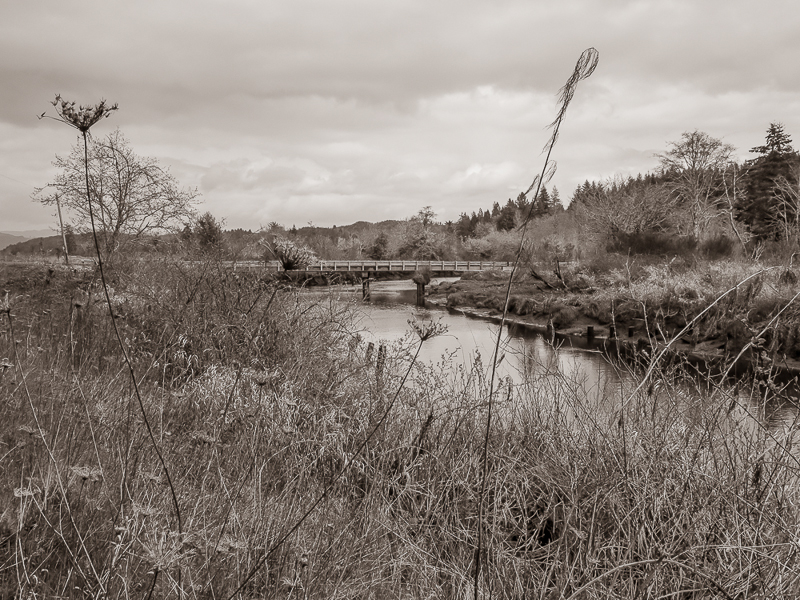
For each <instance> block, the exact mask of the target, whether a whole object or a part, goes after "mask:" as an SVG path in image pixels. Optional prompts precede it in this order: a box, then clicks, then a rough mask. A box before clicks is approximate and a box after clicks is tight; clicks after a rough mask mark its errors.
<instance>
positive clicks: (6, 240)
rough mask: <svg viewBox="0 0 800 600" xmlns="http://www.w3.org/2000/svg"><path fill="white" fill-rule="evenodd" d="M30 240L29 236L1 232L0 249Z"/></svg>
mask: <svg viewBox="0 0 800 600" xmlns="http://www.w3.org/2000/svg"><path fill="white" fill-rule="evenodd" d="M26 240H28V238H26V237H23V236H21V235H11V234H9V233H0V250H2V249H3V248H5V247H7V246H11V245H12V244H19V243H20V242H24V241H26Z"/></svg>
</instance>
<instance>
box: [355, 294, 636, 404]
mask: <svg viewBox="0 0 800 600" xmlns="http://www.w3.org/2000/svg"><path fill="white" fill-rule="evenodd" d="M371 291H372V300H371V302H365V303H364V304H363V305H361V307H360V310H359V312H360V314H361V316H362V320H361V323H360V326H361V327H362V328H363V330H364V332H363V334H362V335H363V336H364V338H365V339H367V340H368V341H372V342H376V343H377V342H379V341H381V340H383V341H386V342H393V341H396V340H399V339H401V338H403V336H405V335H408V334H409V332H410V331H411V327H410V326H409V324H408V322H409V321H422V322H426V321H427V322H430V321H434V322H439V323H441V324H442V325H445V326H446V327H447V333H446V334H444V335H441V336H438V337H435V338H433V339H430V340H428V341H426V342H425V343H424V344H423V346H422V350H421V352H420V359H421V360H424V361H428V362H436V361H437V360H439V359H440V358H441V357H442V356H443V355H448V356H451V357H452V361H453V362H454V363H456V364H459V363H460V364H463V365H465V366H467V367H469V366H471V365H472V364H473V363H474V362H475V360H476V358H479V357H480V361H481V362H482V364H484V365H487V364H490V360H491V357H492V355H493V354H494V349H495V344H496V343H497V332H498V327H499V324H497V323H493V322H489V321H485V320H483V319H477V318H473V317H468V316H465V315H462V314H458V313H452V312H449V311H447V310H443V309H440V308H436V307H432V308H420V307H417V306H415V305H414V301H415V298H416V290H415V288H414V284H413V283H411V282H409V281H391V282H379V283H372V290H371ZM498 355H499V359H500V360H499V363H498V367H497V375H498V377H499V378H508V377H510V378H511V380H512V381H515V382H517V383H519V382H522V381H526V380H530V379H531V377H536V376H539V375H544V374H547V373H559V374H561V375H563V376H565V377H567V378H569V379H570V380H571V381H579V382H580V383H581V385H582V387H583V388H584V389H585V390H586V392H587V394H595V393H596V394H598V395H601V394H603V393H607V391H608V386H609V385H610V386H614V387H617V386H619V384H620V383H621V377H623V375H622V374H621V373H620V372H618V370H617V369H615V368H614V367H613V366H612V365H611V364H609V362H608V361H607V360H606V359H605V358H604V357H603V356H602V354H600V353H599V352H596V351H595V352H589V351H586V350H582V349H578V348H572V347H571V346H570V342H569V340H564V341H563V343H561V345H560V346H557V347H553V345H551V344H549V343H548V342H546V341H545V340H544V339H543V338H542V336H541V335H539V334H537V333H534V332H530V331H526V330H524V329H521V328H518V327H508V326H506V327H505V328H504V331H503V335H502V337H501V340H500V349H499V354H498Z"/></svg>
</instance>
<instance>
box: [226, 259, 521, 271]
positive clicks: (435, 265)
mask: <svg viewBox="0 0 800 600" xmlns="http://www.w3.org/2000/svg"><path fill="white" fill-rule="evenodd" d="M511 265H512V263H510V262H505V261H503V262H498V261H485V260H484V261H467V260H320V261H318V262H316V263H314V264H310V265H308V266H307V267H306V268H305V269H297V270H296V271H298V272H306V273H331V272H334V271H358V272H361V273H365V274H366V273H369V272H370V271H384V272H394V273H413V272H414V271H423V270H428V271H431V272H432V273H464V272H467V271H502V270H509V269H511ZM233 267H234V269H247V270H251V269H253V270H255V269H266V270H268V271H282V270H283V268H282V267H281V263H280V262H278V261H277V260H270V261H266V262H264V261H255V260H253V261H239V262H235V263H233Z"/></svg>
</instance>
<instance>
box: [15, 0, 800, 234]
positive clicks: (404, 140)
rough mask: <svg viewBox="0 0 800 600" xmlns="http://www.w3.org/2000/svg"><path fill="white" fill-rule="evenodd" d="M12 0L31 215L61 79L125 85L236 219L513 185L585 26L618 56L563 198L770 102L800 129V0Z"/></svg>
mask: <svg viewBox="0 0 800 600" xmlns="http://www.w3.org/2000/svg"><path fill="white" fill-rule="evenodd" d="M0 6H1V7H2V14H3V16H4V18H3V19H2V21H0V80H2V81H3V85H2V86H0V131H2V133H3V134H4V135H5V137H4V142H3V143H2V144H1V145H0V151H2V153H3V156H0V202H3V205H2V206H1V207H0V208H2V210H3V215H4V219H5V220H6V221H7V222H11V220H12V219H14V220H15V222H16V221H18V222H20V223H22V222H23V221H24V222H25V223H26V226H28V225H30V226H38V225H41V224H44V225H47V223H41V222H38V220H39V219H47V218H49V216H46V215H44V214H40V213H36V215H37V216H34V212H32V211H31V206H30V204H29V203H28V200H27V198H28V195H29V193H30V191H31V190H29V189H26V187H27V186H32V185H40V184H42V183H44V182H46V181H47V180H48V178H49V177H50V176H51V173H50V171H49V169H50V164H49V163H50V161H51V160H52V156H53V155H54V154H56V153H66V152H68V151H69V145H70V144H71V143H72V142H73V141H74V137H73V133H74V132H71V131H67V130H66V129H65V128H59V127H58V125H57V124H55V123H52V122H50V123H48V122H44V121H37V120H36V118H35V115H36V114H38V113H41V112H42V111H43V110H46V109H47V108H49V105H48V102H49V100H50V99H52V97H53V96H54V94H55V93H56V92H59V93H62V94H63V95H64V96H65V97H68V98H74V99H75V100H77V101H78V102H84V103H91V102H96V101H97V100H99V99H100V98H107V99H108V100H110V101H112V102H118V103H119V104H120V111H119V112H118V113H116V114H115V115H114V116H113V117H112V120H113V123H112V122H111V121H109V122H104V123H103V124H102V126H98V131H100V129H101V128H106V129H103V131H106V130H108V129H111V128H113V127H116V126H119V127H120V128H121V129H122V130H123V131H124V132H125V134H126V136H127V137H128V138H129V139H130V140H131V143H132V145H133V147H134V148H135V149H136V151H137V153H139V154H142V155H144V156H153V157H156V158H158V159H159V160H160V161H162V162H163V163H164V164H165V165H168V166H170V167H171V169H172V172H173V174H175V175H176V177H178V179H179V180H180V181H181V182H182V183H183V184H184V185H187V186H192V187H195V186H196V187H198V188H199V190H200V191H201V192H202V193H203V197H204V199H205V201H206V207H205V208H207V209H209V210H211V211H212V212H213V213H214V214H216V215H218V216H219V217H220V218H226V219H227V222H228V224H229V226H245V225H246V224H247V223H250V222H252V221H253V220H254V219H256V220H257V219H260V218H266V219H267V220H282V219H283V220H286V222H289V221H294V222H305V221H307V220H309V218H311V219H313V220H314V222H315V223H318V224H333V223H344V222H349V221H354V220H358V219H368V220H377V219H380V218H402V217H405V216H408V215H410V214H413V213H414V212H416V210H418V209H419V207H421V206H424V205H431V206H433V207H434V209H435V210H437V212H438V213H439V217H440V218H456V217H457V216H458V213H459V212H461V211H467V212H469V211H471V210H477V208H479V207H482V208H486V207H488V206H491V204H492V203H493V202H494V201H501V202H502V201H504V200H505V199H506V198H508V197H509V196H513V195H515V194H514V191H515V190H517V189H524V188H525V187H527V185H528V184H529V183H530V180H531V179H532V177H533V175H534V174H535V173H537V172H538V171H539V170H540V169H541V161H542V156H541V148H542V146H543V145H544V143H545V142H546V141H547V139H548V136H549V132H548V131H547V130H546V126H547V124H548V123H550V122H551V121H552V119H553V117H554V115H555V94H556V92H557V90H558V89H559V87H560V86H561V85H563V83H564V81H565V80H566V78H567V77H568V76H569V74H570V72H571V71H572V68H573V67H574V64H575V61H576V60H577V58H578V56H579V55H580V53H581V52H582V51H583V50H584V49H585V48H586V47H588V46H595V47H596V48H597V49H598V50H599V51H600V65H599V67H598V69H597V71H596V72H595V74H594V75H593V76H592V78H590V79H589V80H587V81H585V82H582V83H581V85H580V86H579V89H578V93H577V94H576V96H575V99H574V101H573V104H572V106H571V107H570V109H569V112H568V114H567V120H566V122H565V124H564V127H563V128H562V132H561V137H560V140H559V144H558V146H557V147H556V151H555V153H554V158H555V159H556V160H557V161H558V163H559V170H558V173H557V174H556V178H555V179H554V180H553V183H555V184H556V185H558V187H559V188H560V190H561V195H562V198H567V197H569V195H570V194H571V191H572V190H573V189H574V187H575V186H576V185H577V184H579V183H581V182H582V181H583V180H584V179H586V178H595V177H608V176H611V175H613V174H614V173H617V172H620V173H632V174H635V173H636V172H639V171H646V170H648V169H651V168H653V167H654V166H655V164H656V161H655V159H654V157H653V155H654V154H655V153H656V152H659V151H662V150H663V149H664V148H665V147H666V144H667V142H668V141H670V140H675V139H678V138H679V136H680V134H681V132H683V131H686V130H692V129H700V130H704V131H707V132H708V133H709V134H711V135H714V136H716V137H724V138H725V141H726V142H729V143H733V144H734V145H736V146H737V147H739V148H740V149H741V150H742V152H743V154H744V155H746V150H747V149H749V148H750V147H752V146H754V145H757V144H759V143H761V140H762V139H763V132H764V131H765V130H766V127H767V126H768V124H769V122H770V121H783V122H784V124H785V125H786V128H787V131H789V132H790V133H792V132H795V135H796V136H797V135H800V117H798V116H797V115H800V110H798V108H800V80H798V78H797V77H796V76H795V75H794V73H795V70H796V69H795V68H794V61H795V57H796V56H798V55H800V36H798V35H796V33H797V32H796V26H795V25H794V22H793V19H791V18H787V16H788V15H793V14H794V12H795V9H794V6H793V5H792V4H790V3H789V2H788V0H776V1H773V2H769V3H761V4H758V5H757V4H754V3H751V2H745V1H744V0H730V1H727V2H723V1H722V0H708V1H705V2H696V1H690V0H672V1H664V0H659V1H654V0H610V1H608V2H603V3H597V2H591V1H589V0H564V1H562V2H530V1H525V0H501V1H499V2H494V3H487V2H483V1H480V2H479V1H478V0H459V1H456V0H443V1H442V2H436V3H431V2H423V1H422V0H403V1H402V2H381V3H375V2H366V1H365V0H298V1H297V2H291V3H289V2H272V3H263V2H255V1H249V0H236V1H232V2H226V3H224V4H223V3H218V2H212V1H211V0H193V1H192V2H188V0H179V1H170V2H162V3H155V2H139V3H115V4H108V3H105V2H100V1H98V0H85V1H82V2H78V3H64V2H55V1H49V2H44V3H21V2H11V1H10V0H0ZM15 180H16V181H15ZM19 181H21V182H25V183H18V182H19ZM309 215H310V216H309ZM31 220H33V221H37V222H35V223H29V221H31ZM4 226H5V225H4Z"/></svg>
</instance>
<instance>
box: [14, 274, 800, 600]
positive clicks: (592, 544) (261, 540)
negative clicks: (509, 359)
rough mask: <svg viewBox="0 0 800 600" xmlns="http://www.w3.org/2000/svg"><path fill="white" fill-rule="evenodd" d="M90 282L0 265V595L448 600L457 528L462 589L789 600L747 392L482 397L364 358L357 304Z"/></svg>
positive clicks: (773, 473)
mask: <svg viewBox="0 0 800 600" xmlns="http://www.w3.org/2000/svg"><path fill="white" fill-rule="evenodd" d="M110 275H111V277H110V278H109V279H110V281H112V286H111V287H112V289H109V290H108V298H109V299H110V303H108V304H107V303H106V294H105V292H104V290H102V288H101V286H100V285H99V282H98V278H97V276H96V273H94V272H91V271H85V272H84V271H72V270H69V269H60V268H56V269H53V270H50V269H49V268H46V267H42V268H33V269H27V270H16V269H13V270H12V269H7V268H5V267H0V290H4V289H8V290H10V291H9V294H8V296H7V297H5V295H4V296H0V322H1V323H2V324H1V325H0V398H2V399H3V402H4V404H3V408H4V413H3V416H4V429H3V432H2V435H1V436H0V444H2V446H3V451H2V457H3V458H2V460H0V548H3V549H4V550H5V553H2V552H0V564H2V566H3V567H4V568H0V597H34V596H36V597H42V598H46V597H56V596H59V597H69V598H85V597H107V598H124V597H131V596H136V597H140V596H141V597H144V596H152V597H154V598H156V597H158V598H167V597H180V596H184V597H187V598H188V597H215V598H239V597H240V598H255V597H282V598H295V597H303V598H309V599H312V600H316V599H322V598H326V599H327V598H341V597H347V598H367V597H381V598H383V597H393V598H395V597H396V598H401V597H402V598H432V597H436V598H465V597H472V596H473V595H474V588H472V587H471V586H472V581H473V578H472V577H473V573H474V566H475V562H474V556H475V553H476V548H477V540H478V539H479V537H480V536H483V539H484V542H485V543H483V544H482V552H484V553H485V557H486V560H485V563H484V565H485V571H484V573H483V575H484V579H483V580H482V581H484V582H485V583H484V584H482V587H481V589H480V590H479V594H480V595H482V596H488V595H489V594H490V592H491V593H492V594H493V595H494V596H496V597H507V598H512V597H514V598H517V597H518V598H523V597H524V598H528V597H533V598H545V597H562V596H570V597H579V596H580V597H587V598H608V597H614V598H634V597H641V596H646V595H647V594H648V593H650V592H652V594H651V595H659V596H661V597H667V596H670V595H671V596H675V595H680V594H682V593H684V592H685V591H686V590H692V593H695V595H697V594H700V595H703V596H704V597H711V596H712V595H720V594H722V595H723V596H725V597H731V598H734V597H736V598H738V597H747V596H753V595H754V594H756V595H757V594H758V593H762V592H763V593H768V594H771V595H772V596H774V597H784V598H792V597H797V596H798V591H800V576H798V563H797V553H796V548H797V543H796V542H797V540H796V535H795V533H794V532H796V531H797V528H798V524H800V511H799V510H798V506H800V498H798V490H800V487H798V485H797V459H796V456H795V454H796V453H795V450H794V449H795V448H796V447H797V444H796V443H795V441H796V440H794V435H796V423H795V421H794V420H791V421H786V422H784V423H783V424H782V425H781V427H782V428H781V431H780V435H776V434H775V433H774V432H773V430H768V429H767V425H766V423H768V421H767V419H763V418H762V417H763V412H759V411H760V410H761V409H757V410H752V409H753V407H758V406H759V404H758V402H757V400H758V399H759V396H758V395H757V394H755V395H754V397H753V398H748V397H743V396H742V393H741V392H742V391H741V390H734V389H732V388H730V387H728V386H725V385H716V384H715V385H710V384H708V385H706V384H705V383H704V382H700V383H699V384H698V386H697V390H696V394H695V395H691V396H687V393H686V385H685V384H684V382H683V381H680V380H678V378H676V377H675V376H674V374H671V372H670V371H669V370H666V369H665V370H659V371H658V373H655V374H654V377H653V380H656V378H657V381H658V385H657V386H653V388H652V389H649V388H643V389H638V386H637V382H636V381H635V380H634V379H633V378H625V379H624V380H622V381H619V382H617V383H616V384H615V385H610V386H602V387H596V388H592V390H593V392H596V393H593V394H591V395H587V394H580V393H577V392H576V390H577V389H578V388H583V387H584V386H586V380H585V378H579V377H575V378H570V377H569V376H567V375H565V374H564V373H563V372H558V373H548V374H546V375H542V376H539V375H534V376H532V377H531V378H530V379H528V380H526V381H525V382H523V383H522V384H520V385H519V386H510V385H509V386H507V387H506V386H502V387H498V388H495V394H494V396H491V397H490V396H489V386H488V385H487V381H486V378H485V373H484V370H483V369H482V368H481V366H480V364H479V363H478V362H477V361H476V364H474V365H472V366H465V367H464V368H458V369H443V368H441V366H439V365H430V364H424V363H420V362H419V361H417V362H414V361H412V360H411V358H410V356H409V354H408V349H403V348H398V347H395V346H393V345H387V347H386V349H385V351H384V352H381V351H377V352H376V351H375V350H374V348H371V347H370V346H369V345H368V344H367V343H365V342H364V340H363V339H362V338H361V337H360V335H359V333H358V332H359V326H358V323H357V322H356V319H355V317H356V316H357V315H356V314H355V310H354V307H355V306H356V303H355V302H331V301H330V297H329V296H328V295H327V294H306V293H300V292H298V290H297V289H296V288H295V287H292V286H287V285H283V284H280V285H278V284H275V283H273V282H268V281H265V279H264V278H263V277H262V276H261V275H260V274H257V273H247V272H243V273H233V272H231V271H230V270H229V269H228V268H227V266H226V265H224V264H221V263H208V264H202V265H192V264H190V265H187V264H186V263H184V262H182V261H174V262H172V263H170V262H166V261H165V262H159V263H144V262H142V263H131V265H130V268H129V270H127V271H122V270H117V271H115V272H114V273H110ZM499 283H500V285H502V282H499ZM459 285H460V283H459ZM437 287H439V288H441V287H442V286H441V285H440V286H437ZM598 296H599V293H596V294H595V298H597V297H598ZM528 300H530V299H529V298H528ZM600 304H601V303H600V302H598V306H599V305H600ZM573 308H576V309H577V307H576V306H573ZM462 309H463V307H462ZM110 313H111V316H110ZM493 316H494V317H495V318H496V315H493ZM535 316H536V315H533V314H531V315H522V317H535ZM514 318H515V319H516V317H514ZM521 320H522V319H521ZM439 333H440V332H439ZM439 333H437V330H436V328H435V327H434V326H429V325H424V324H422V325H420V327H419V328H418V329H417V334H418V338H417V342H416V343H417V344H419V345H420V346H419V347H421V346H422V345H425V344H430V343H431V342H435V341H436V339H435V338H436V337H438V335H439ZM131 375H132V377H131ZM412 382H413V383H412ZM134 383H135V385H134ZM490 399H491V401H492V403H491V407H492V408H493V409H495V410H496V412H495V413H494V414H495V415H496V418H492V420H491V422H489V421H488V415H489V411H488V407H489V406H490V404H489V400H490ZM487 457H488V460H487ZM483 464H488V469H487V471H486V479H485V482H483V481H482V480H481V477H480V473H481V469H482V465H483ZM484 490H485V492H484ZM479 506H482V507H483V509H482V510H481V509H479ZM479 532H480V533H479ZM731 565H734V567H735V568H732V567H731ZM618 574H621V575H620V576H617V575H618ZM484 586H485V587H484ZM65 590H66V591H65ZM718 592H719V593H718ZM762 595H763V594H762Z"/></svg>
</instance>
